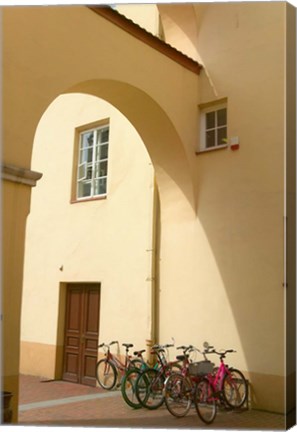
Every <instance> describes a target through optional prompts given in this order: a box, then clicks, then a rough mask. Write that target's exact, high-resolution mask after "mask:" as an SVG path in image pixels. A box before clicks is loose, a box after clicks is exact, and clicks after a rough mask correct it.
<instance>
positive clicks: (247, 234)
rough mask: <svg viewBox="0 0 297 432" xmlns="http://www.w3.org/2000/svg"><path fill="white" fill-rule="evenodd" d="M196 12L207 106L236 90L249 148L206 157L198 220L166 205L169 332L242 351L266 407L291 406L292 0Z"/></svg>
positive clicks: (231, 104) (232, 132)
mask: <svg viewBox="0 0 297 432" xmlns="http://www.w3.org/2000/svg"><path fill="white" fill-rule="evenodd" d="M169 7H170V6H168V8H169ZM172 7H174V6H172ZM200 7H201V9H202V8H203V14H202V13H201V14H200V15H199V10H200ZM195 8H197V16H202V18H201V22H198V24H197V27H199V34H198V38H197V42H196V43H197V52H198V53H199V56H200V58H201V59H202V61H203V64H204V70H203V71H202V74H201V76H200V79H199V89H200V92H199V103H206V102H213V101H216V100H219V99H220V98H224V97H227V98H228V138H229V142H230V139H231V137H233V136H238V137H239V140H240V148H239V150H238V151H231V150H230V148H228V149H226V150H221V151H217V152H209V153H207V154H199V155H197V156H196V187H197V189H198V193H197V218H196V219H194V218H193V220H186V218H185V217H184V216H182V215H181V214H180V213H178V210H177V209H176V207H174V209H175V210H176V212H177V213H174V212H172V211H171V208H170V205H168V206H167V205H166V201H165V203H164V201H163V206H162V202H161V209H162V211H161V225H162V237H161V260H162V261H161V262H162V266H161V269H160V287H161V293H160V310H161V311H162V312H161V314H162V315H161V325H160V335H161V339H162V340H168V338H169V337H170V335H171V334H173V335H175V337H176V340H177V343H184V342H188V343H193V344H195V345H198V346H201V344H202V342H203V340H208V341H209V342H210V343H212V344H214V345H215V346H216V347H218V348H224V347H225V348H230V347H231V348H234V349H236V350H237V351H238V352H237V354H236V355H233V356H232V357H231V356H230V358H229V359H228V362H229V363H231V364H233V365H235V366H237V367H238V368H240V369H242V370H244V371H249V372H250V375H249V376H250V377H251V381H252V389H253V392H254V398H253V400H254V401H255V403H256V405H257V406H258V407H260V408H264V407H266V408H269V409H272V410H276V411H278V410H279V411H281V410H283V406H284V393H283V384H284V382H283V379H282V377H283V376H284V373H285V369H284V350H285V345H284V344H285V341H284V330H285V329H284V304H285V303H284V300H285V292H284V288H283V281H284V261H283V247H284V238H283V215H284V133H285V130H284V121H283V119H284V108H285V105H284V103H285V100H284V82H285V62H284V42H283V41H284V32H285V5H284V4H281V3H276V4H264V3H262V4H251V3H242V4H241V3H236V4H233V3H228V4H224V3H222V4H209V5H208V6H206V7H205V5H200V4H198V5H195ZM173 16H174V14H173ZM169 42H170V41H169ZM197 123H198V111H197ZM197 129H198V127H197ZM198 135H199V133H198ZM193 239H195V240H194V241H193ZM170 269H171V270H170ZM172 269H174V271H172ZM184 311H186V312H184ZM172 317H179V319H178V320H177V319H176V318H175V319H174V320H172V319H170V318H172ZM258 374H260V376H261V379H260V378H259V375H258ZM272 377H274V378H272ZM269 382H270V384H269ZM272 382H275V383H278V384H277V389H278V390H277V392H276V394H277V396H275V397H273V396H271V395H268V394H267V393H266V392H265V386H267V385H268V386H270V385H271V384H272ZM264 383H265V384H264ZM264 393H266V396H265V397H263V398H262V397H261V396H262V395H263V394H264Z"/></svg>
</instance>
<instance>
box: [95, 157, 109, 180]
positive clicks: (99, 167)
mask: <svg viewBox="0 0 297 432" xmlns="http://www.w3.org/2000/svg"><path fill="white" fill-rule="evenodd" d="M105 176H107V161H104V162H100V163H98V164H96V171H95V177H96V178H98V177H105Z"/></svg>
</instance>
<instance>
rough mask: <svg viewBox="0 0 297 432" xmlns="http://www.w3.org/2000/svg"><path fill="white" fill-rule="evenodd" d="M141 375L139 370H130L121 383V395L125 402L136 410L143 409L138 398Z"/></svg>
mask: <svg viewBox="0 0 297 432" xmlns="http://www.w3.org/2000/svg"><path fill="white" fill-rule="evenodd" d="M140 374H141V371H140V370H139V369H138V368H135V369H130V370H129V371H128V372H127V373H126V374H125V375H124V377H123V379H122V383H121V393H122V396H123V399H124V401H125V402H126V403H127V404H128V405H129V406H130V407H132V408H134V409H138V408H141V407H142V405H141V403H140V402H139V400H138V399H137V396H136V382H137V378H138V377H139V375H140Z"/></svg>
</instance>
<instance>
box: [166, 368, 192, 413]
mask: <svg viewBox="0 0 297 432" xmlns="http://www.w3.org/2000/svg"><path fill="white" fill-rule="evenodd" d="M192 392H193V384H192V382H191V380H190V378H188V377H186V376H184V375H182V374H180V373H172V375H170V376H169V377H168V378H167V379H166V381H165V386H164V400H165V405H166V408H167V409H168V411H169V412H170V414H172V415H173V416H175V417H184V416H185V415H187V414H188V412H189V410H190V408H191V405H192Z"/></svg>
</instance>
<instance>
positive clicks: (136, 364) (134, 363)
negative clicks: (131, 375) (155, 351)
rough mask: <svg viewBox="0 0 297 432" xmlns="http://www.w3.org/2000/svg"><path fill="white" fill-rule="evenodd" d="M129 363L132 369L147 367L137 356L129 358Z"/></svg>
mask: <svg viewBox="0 0 297 432" xmlns="http://www.w3.org/2000/svg"><path fill="white" fill-rule="evenodd" d="M131 364H132V369H140V370H144V369H147V367H148V366H147V364H146V362H145V361H144V360H140V359H138V358H135V359H133V360H131Z"/></svg>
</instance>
